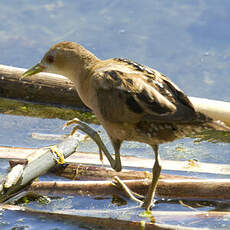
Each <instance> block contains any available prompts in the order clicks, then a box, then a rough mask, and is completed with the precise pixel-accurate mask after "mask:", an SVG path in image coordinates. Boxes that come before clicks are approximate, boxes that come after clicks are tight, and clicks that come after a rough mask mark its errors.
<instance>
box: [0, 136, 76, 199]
mask: <svg viewBox="0 0 230 230" xmlns="http://www.w3.org/2000/svg"><path fill="white" fill-rule="evenodd" d="M76 137H77V136H75V135H74V136H70V137H68V138H67V139H65V140H64V141H63V142H61V143H59V144H57V145H55V146H56V148H57V149H58V150H59V151H60V152H61V153H62V154H63V156H64V157H65V158H66V157H68V156H70V155H71V154H72V153H73V152H74V151H75V150H76V148H77V147H78V145H79V141H78V139H77V138H76ZM55 164H56V157H55V154H54V153H53V152H52V151H51V149H50V148H41V149H38V150H36V151H34V152H33V153H31V154H29V155H28V156H27V162H26V165H19V164H18V165H16V166H14V167H13V168H12V169H11V171H10V172H9V174H8V176H7V178H6V180H5V181H3V183H2V184H1V185H0V188H1V191H0V192H1V193H0V202H3V201H5V200H7V199H8V198H9V197H11V196H12V195H13V194H15V193H16V192H17V191H19V190H21V189H23V188H25V186H27V185H28V184H29V183H31V182H32V180H33V179H35V178H37V177H38V176H40V175H41V174H44V173H45V172H47V171H48V170H49V169H50V168H52V167H53V166H54V165H55Z"/></svg>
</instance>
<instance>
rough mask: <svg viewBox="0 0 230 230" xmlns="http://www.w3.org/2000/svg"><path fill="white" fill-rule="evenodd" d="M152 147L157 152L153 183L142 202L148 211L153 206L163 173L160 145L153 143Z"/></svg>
mask: <svg viewBox="0 0 230 230" xmlns="http://www.w3.org/2000/svg"><path fill="white" fill-rule="evenodd" d="M152 148H153V150H154V153H155V163H154V166H153V169H152V175H153V178H152V183H151V184H150V185H149V188H148V192H147V195H146V196H145V199H144V203H143V204H142V207H144V208H145V209H146V210H147V211H149V210H150V208H151V206H152V203H153V199H154V196H155V191H156V187H157V182H158V179H159V177H160V173H161V164H160V156H159V154H158V145H153V146H152Z"/></svg>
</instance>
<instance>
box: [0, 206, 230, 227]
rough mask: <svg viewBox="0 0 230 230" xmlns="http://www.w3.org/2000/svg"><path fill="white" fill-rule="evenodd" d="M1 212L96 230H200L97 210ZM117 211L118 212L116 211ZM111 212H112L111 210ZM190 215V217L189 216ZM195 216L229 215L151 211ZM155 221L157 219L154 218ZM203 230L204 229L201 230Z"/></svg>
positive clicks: (165, 214) (154, 214) (18, 208)
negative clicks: (112, 214)
mask: <svg viewBox="0 0 230 230" xmlns="http://www.w3.org/2000/svg"><path fill="white" fill-rule="evenodd" d="M0 209H1V210H10V211H17V212H22V213H28V214H29V215H36V216H46V217H47V218H54V219H58V220H60V219H61V220H68V221H71V222H74V223H76V224H77V225H79V224H87V225H88V226H93V227H96V228H102V229H107V230H124V229H126V230H142V229H143V230H201V229H200V228H192V227H185V226H178V225H168V224H158V223H151V222H147V221H146V222H145V221H129V220H123V219H118V218H108V214H109V211H107V210H106V211H101V210H99V212H98V213H97V210H78V211H77V213H78V214H72V213H70V212H68V211H53V212H52V211H46V210H35V209H31V208H27V207H20V206H16V205H1V206H0ZM118 211H119V210H118ZM111 212H114V210H112V211H111ZM103 213H105V214H106V217H93V216H89V214H91V215H97V214H103ZM189 214H190V215H189ZM184 215H185V216H188V217H189V218H190V216H196V217H199V218H200V217H205V218H207V216H208V217H212V218H213V217H217V216H218V217H219V216H220V217H224V215H229V212H168V211H167V212H157V211H153V217H154V218H156V217H162V216H166V217H170V218H174V220H175V219H178V218H181V216H184ZM156 219H157V218H156ZM202 230H205V228H202Z"/></svg>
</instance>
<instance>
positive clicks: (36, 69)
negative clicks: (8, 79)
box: [21, 63, 45, 78]
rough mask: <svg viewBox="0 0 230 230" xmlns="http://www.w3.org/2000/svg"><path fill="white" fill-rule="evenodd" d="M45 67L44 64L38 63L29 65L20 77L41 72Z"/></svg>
mask: <svg viewBox="0 0 230 230" xmlns="http://www.w3.org/2000/svg"><path fill="white" fill-rule="evenodd" d="M44 69H45V67H44V66H42V65H41V64H40V63H39V64H37V65H35V66H33V67H31V68H30V69H28V70H27V71H26V72H25V73H23V75H22V77H21V78H24V77H28V76H31V75H34V74H36V73H40V72H42V71H43V70H44Z"/></svg>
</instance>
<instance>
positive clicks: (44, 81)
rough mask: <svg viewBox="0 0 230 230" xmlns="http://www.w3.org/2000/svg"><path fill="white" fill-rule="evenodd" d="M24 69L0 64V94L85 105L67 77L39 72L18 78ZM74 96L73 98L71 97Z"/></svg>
mask: <svg viewBox="0 0 230 230" xmlns="http://www.w3.org/2000/svg"><path fill="white" fill-rule="evenodd" d="M25 71H26V69H22V68H15V67H11V66H5V65H0V96H1V97H7V98H17V99H23V100H26V101H31V102H42V103H48V104H56V105H63V104H64V105H68V106H76V107H85V105H84V104H83V103H82V101H81V100H80V98H79V96H78V94H77V93H76V90H75V89H74V86H73V83H72V82H70V81H69V80H68V79H67V78H65V77H63V76H60V75H56V74H50V73H49V74H48V73H39V74H37V75H36V77H35V78H25V79H22V80H21V79H20V77H21V76H22V74H23V73H24V72H25ZM73 98H74V99H73Z"/></svg>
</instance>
